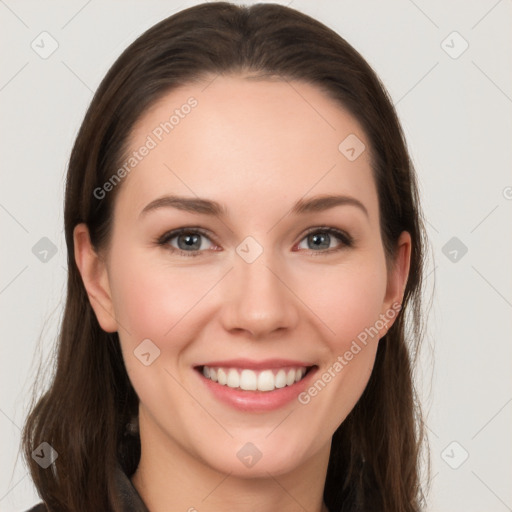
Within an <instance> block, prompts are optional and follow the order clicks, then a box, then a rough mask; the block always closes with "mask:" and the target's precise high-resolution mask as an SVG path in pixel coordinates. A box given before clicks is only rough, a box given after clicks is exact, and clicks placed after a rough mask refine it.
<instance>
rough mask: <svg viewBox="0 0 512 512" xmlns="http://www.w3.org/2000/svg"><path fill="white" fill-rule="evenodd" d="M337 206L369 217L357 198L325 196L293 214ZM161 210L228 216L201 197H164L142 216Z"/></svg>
mask: <svg viewBox="0 0 512 512" xmlns="http://www.w3.org/2000/svg"><path fill="white" fill-rule="evenodd" d="M336 206H355V207H356V208H359V209H360V210H361V211H362V212H364V214H365V215H366V216H367V217H368V216H369V215H368V210H367V209H366V207H365V206H364V204H363V203H361V201H359V200H358V199H356V198H355V197H351V196H346V195H324V196H319V197H313V198H311V199H299V200H298V201H297V202H296V203H295V204H294V205H293V207H292V209H291V213H293V214H295V215H303V214H305V213H314V212H321V211H325V210H329V209H330V208H334V207H336ZM159 208H176V209H178V210H183V211H186V212H190V213H196V214H200V215H212V216H214V217H224V216H226V213H227V211H226V208H225V207H224V206H222V205H221V204H220V203H218V202H216V201H212V200H210V199H201V198H199V197H182V196H173V195H171V196H163V197H159V198H158V199H155V200H154V201H151V202H150V203H149V204H147V205H146V206H145V207H144V209H143V210H142V211H141V212H140V215H139V217H140V216H142V215H145V214H146V213H148V212H150V211H154V210H157V209H159Z"/></svg>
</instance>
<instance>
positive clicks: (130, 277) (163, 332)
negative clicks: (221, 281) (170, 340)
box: [112, 255, 211, 343]
mask: <svg viewBox="0 0 512 512" xmlns="http://www.w3.org/2000/svg"><path fill="white" fill-rule="evenodd" d="M210 278H211V276H210ZM210 280H211V279H208V278H207V277H206V276H201V275H198V273H197V272H196V273H191V272H190V271H188V272H187V271H180V269H179V268H178V269H170V268H169V267H166V266H163V265H161V264H160V265H157V264H155V263H152V262H149V261H147V260H146V259H144V258H142V257H139V258H137V257H136V255H133V256H131V257H130V258H124V259H123V260H122V261H119V264H117V265H116V266H115V271H114V272H113V282H114V287H113V290H112V295H113V300H114V306H115V311H116V318H117V320H118V322H119V324H120V325H122V326H123V327H125V330H126V331H128V333H129V334H128V336H129V337H130V338H131V339H132V342H134V343H140V341H141V340H142V339H145V338H149V339H155V340H161V339H162V338H165V337H166V336H167V335H170V332H171V331H172V330H173V329H174V327H175V326H177V325H178V324H179V323H181V321H182V320H183V319H185V317H186V316H187V314H188V313H189V312H190V311H191V310H192V309H193V308H194V306H195V305H196V304H197V303H198V301H200V299H201V297H202V296H203V295H204V294H205V293H206V292H207V291H208V288H209V286H208V283H209V282H210ZM126 334H127V333H126V332H125V335H126Z"/></svg>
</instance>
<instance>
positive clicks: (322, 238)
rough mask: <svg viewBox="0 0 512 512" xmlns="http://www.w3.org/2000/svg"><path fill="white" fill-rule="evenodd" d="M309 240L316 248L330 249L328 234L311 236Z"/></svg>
mask: <svg viewBox="0 0 512 512" xmlns="http://www.w3.org/2000/svg"><path fill="white" fill-rule="evenodd" d="M309 240H310V242H312V243H313V245H314V246H315V247H316V248H318V247H320V248H321V249H328V248H329V242H330V237H329V235H328V234H327V233H324V234H321V235H319V234H315V235H310V236H309Z"/></svg>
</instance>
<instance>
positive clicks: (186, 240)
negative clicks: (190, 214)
mask: <svg viewBox="0 0 512 512" xmlns="http://www.w3.org/2000/svg"><path fill="white" fill-rule="evenodd" d="M182 242H183V243H182ZM178 245H179V247H180V249H199V247H200V246H201V242H200V241H199V235H181V236H180V237H179V238H178Z"/></svg>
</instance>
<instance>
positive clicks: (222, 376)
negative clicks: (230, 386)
mask: <svg viewBox="0 0 512 512" xmlns="http://www.w3.org/2000/svg"><path fill="white" fill-rule="evenodd" d="M217 381H218V383H219V384H222V385H223V386H225V385H226V384H227V383H228V376H227V375H226V372H225V371H224V370H223V369H222V368H219V369H218V370H217Z"/></svg>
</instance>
